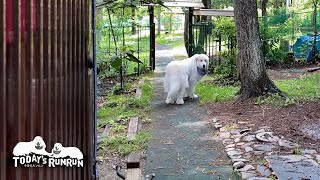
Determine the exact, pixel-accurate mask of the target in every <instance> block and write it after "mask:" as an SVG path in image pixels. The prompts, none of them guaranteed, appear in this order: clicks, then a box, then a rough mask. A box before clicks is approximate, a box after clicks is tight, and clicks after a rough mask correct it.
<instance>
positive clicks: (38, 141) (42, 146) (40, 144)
mask: <svg viewBox="0 0 320 180" xmlns="http://www.w3.org/2000/svg"><path fill="white" fill-rule="evenodd" d="M33 143H34V147H35V148H36V150H42V149H45V148H46V143H45V142H44V141H43V139H42V137H40V136H36V137H35V138H34V139H33Z"/></svg>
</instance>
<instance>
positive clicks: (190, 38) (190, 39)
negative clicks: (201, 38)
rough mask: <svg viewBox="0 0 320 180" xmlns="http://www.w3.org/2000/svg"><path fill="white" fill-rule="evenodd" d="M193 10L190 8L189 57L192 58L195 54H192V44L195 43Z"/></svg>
mask: <svg viewBox="0 0 320 180" xmlns="http://www.w3.org/2000/svg"><path fill="white" fill-rule="evenodd" d="M192 19H193V8H192V7H189V18H188V20H189V24H188V25H189V27H188V28H189V47H188V48H189V51H188V56H189V57H191V56H192V55H193V52H192V43H193V33H192V24H193V21H192Z"/></svg>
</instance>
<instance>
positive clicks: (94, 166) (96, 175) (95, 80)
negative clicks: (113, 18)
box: [91, 0, 98, 180]
mask: <svg viewBox="0 0 320 180" xmlns="http://www.w3.org/2000/svg"><path fill="white" fill-rule="evenodd" d="M91 14H92V17H91V18H92V26H91V28H92V36H93V38H92V39H93V43H92V44H93V47H92V48H93V75H94V79H93V82H94V91H93V93H94V94H93V98H94V99H93V102H94V105H93V112H94V124H93V130H94V136H93V141H94V142H93V144H94V147H93V157H92V158H93V179H94V180H95V179H98V169H97V149H98V139H97V133H98V132H97V131H98V130H97V105H98V102H97V59H96V31H95V27H96V21H95V19H96V18H95V16H96V0H92V13H91Z"/></svg>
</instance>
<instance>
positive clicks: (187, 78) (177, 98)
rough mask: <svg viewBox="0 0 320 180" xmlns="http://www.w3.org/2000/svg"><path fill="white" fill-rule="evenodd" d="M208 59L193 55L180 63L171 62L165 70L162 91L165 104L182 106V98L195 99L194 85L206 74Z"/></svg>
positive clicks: (201, 55)
mask: <svg viewBox="0 0 320 180" xmlns="http://www.w3.org/2000/svg"><path fill="white" fill-rule="evenodd" d="M208 67H209V57H208V56H207V55H205V54H195V55H193V56H192V57H190V58H188V59H185V60H182V61H171V62H170V63H169V64H168V65H167V68H166V75H165V79H164V91H165V92H166V93H168V94H167V99H166V103H167V104H174V102H176V103H177V104H184V101H183V98H184V97H186V96H187V97H189V98H197V97H198V96H197V95H196V94H195V90H194V89H195V85H196V84H197V82H199V81H200V80H201V79H202V78H204V77H205V76H206V75H207V73H208Z"/></svg>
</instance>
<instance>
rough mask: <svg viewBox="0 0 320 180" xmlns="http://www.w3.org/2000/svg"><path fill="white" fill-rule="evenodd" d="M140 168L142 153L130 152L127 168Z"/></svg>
mask: <svg viewBox="0 0 320 180" xmlns="http://www.w3.org/2000/svg"><path fill="white" fill-rule="evenodd" d="M133 168H140V153H132V154H129V156H128V159H127V169H133Z"/></svg>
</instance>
